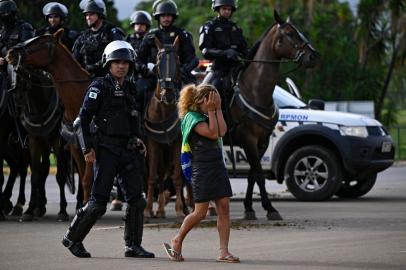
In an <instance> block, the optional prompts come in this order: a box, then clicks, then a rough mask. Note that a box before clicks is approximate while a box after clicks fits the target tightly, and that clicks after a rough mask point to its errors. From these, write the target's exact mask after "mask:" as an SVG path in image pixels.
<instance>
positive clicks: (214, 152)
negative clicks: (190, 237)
mask: <svg viewBox="0 0 406 270" xmlns="http://www.w3.org/2000/svg"><path fill="white" fill-rule="evenodd" d="M178 109H179V116H180V118H181V129H182V144H183V145H185V143H187V145H188V148H190V151H191V153H192V160H191V164H192V166H191V167H192V168H191V182H192V188H193V197H194V198H195V209H194V211H193V213H191V214H189V215H188V216H186V218H185V219H184V221H183V223H182V226H181V227H180V229H179V231H178V233H177V234H176V235H175V236H174V237H173V238H172V240H171V242H170V244H169V243H164V249H165V251H166V253H167V255H168V257H169V258H170V259H171V260H173V261H183V260H184V258H183V256H182V243H183V240H184V239H185V237H186V235H187V234H188V233H189V231H190V230H191V229H192V228H193V227H194V226H195V225H196V224H198V223H199V222H200V221H201V220H202V219H204V218H205V217H206V213H207V209H208V206H209V201H214V202H215V204H216V208H217V213H218V216H217V229H218V233H219V238H220V252H219V256H218V258H217V259H216V261H219V262H239V261H240V260H239V258H238V257H235V256H233V255H232V254H231V253H230V252H229V251H228V242H229V237H230V209H229V204H230V197H231V196H232V191H231V185H230V180H229V178H228V175H227V170H226V167H225V164H224V160H223V152H222V141H221V137H223V136H224V135H225V134H226V132H227V125H226V123H225V121H224V117H223V113H222V111H221V98H220V95H219V94H218V92H217V90H216V88H215V87H214V86H212V85H209V84H202V85H199V86H196V85H188V86H186V87H185V88H183V89H182V91H181V92H180V99H179V103H178ZM182 147H183V146H182Z"/></svg>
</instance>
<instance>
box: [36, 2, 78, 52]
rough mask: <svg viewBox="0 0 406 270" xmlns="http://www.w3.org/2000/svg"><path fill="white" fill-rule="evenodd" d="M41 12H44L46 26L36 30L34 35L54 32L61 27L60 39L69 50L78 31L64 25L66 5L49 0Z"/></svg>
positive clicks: (66, 11)
mask: <svg viewBox="0 0 406 270" xmlns="http://www.w3.org/2000/svg"><path fill="white" fill-rule="evenodd" d="M42 14H44V16H45V21H46V22H47V23H48V26H46V27H43V28H41V29H39V30H37V31H36V32H35V35H36V36H41V35H44V34H54V33H55V32H56V31H58V30H59V29H61V28H63V29H64V33H63V36H62V39H61V41H62V43H63V44H64V45H65V46H66V47H67V48H68V49H69V50H72V47H73V43H74V42H75V40H76V37H77V36H78V33H77V32H76V31H74V30H71V29H69V28H68V27H65V26H64V23H65V22H66V19H67V17H68V9H67V8H66V6H65V5H63V4H61V3H58V2H50V3H48V4H46V5H45V6H44V8H43V9H42Z"/></svg>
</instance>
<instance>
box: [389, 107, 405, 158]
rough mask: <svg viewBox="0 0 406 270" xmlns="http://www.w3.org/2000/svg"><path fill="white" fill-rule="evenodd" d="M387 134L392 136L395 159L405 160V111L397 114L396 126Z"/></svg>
mask: <svg viewBox="0 0 406 270" xmlns="http://www.w3.org/2000/svg"><path fill="white" fill-rule="evenodd" d="M389 133H390V135H391V136H392V139H393V143H394V144H395V151H396V152H395V159H396V160H405V159H406V110H400V111H399V112H398V124H397V125H396V126H394V127H390V128H389Z"/></svg>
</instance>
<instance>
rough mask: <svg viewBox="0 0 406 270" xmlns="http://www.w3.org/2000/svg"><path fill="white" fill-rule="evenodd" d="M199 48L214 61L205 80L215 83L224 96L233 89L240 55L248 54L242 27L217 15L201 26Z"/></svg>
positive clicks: (207, 57)
mask: <svg viewBox="0 0 406 270" xmlns="http://www.w3.org/2000/svg"><path fill="white" fill-rule="evenodd" d="M199 48H200V50H201V51H202V54H203V56H204V57H205V58H206V59H209V60H212V61H213V65H212V70H211V71H210V72H209V73H208V74H207V76H206V78H205V79H204V81H203V82H205V83H211V84H213V85H214V86H215V87H216V88H217V89H218V90H219V91H220V93H221V95H222V97H224V94H225V93H228V92H229V91H230V89H231V75H232V70H233V68H235V67H236V66H238V64H239V62H238V61H237V60H238V57H246V55H247V42H246V41H245V39H244V36H243V34H242V30H241V28H240V27H238V25H237V24H236V23H234V22H233V21H231V20H228V19H225V18H222V17H217V18H215V19H214V20H212V21H209V22H207V23H206V24H204V25H203V26H202V27H201V29H200V40H199Z"/></svg>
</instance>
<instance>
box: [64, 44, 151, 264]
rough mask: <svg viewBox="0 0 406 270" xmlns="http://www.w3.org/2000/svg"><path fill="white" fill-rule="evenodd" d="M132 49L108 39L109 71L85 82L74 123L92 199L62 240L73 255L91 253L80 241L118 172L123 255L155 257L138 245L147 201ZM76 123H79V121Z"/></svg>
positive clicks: (98, 213)
mask: <svg viewBox="0 0 406 270" xmlns="http://www.w3.org/2000/svg"><path fill="white" fill-rule="evenodd" d="M134 59H135V53H134V50H133V49H132V47H131V45H130V44H129V43H127V42H125V41H113V42H111V43H110V44H109V45H107V47H106V48H105V50H104V53H103V58H102V62H103V66H104V67H105V68H107V69H108V70H109V73H108V74H107V75H106V76H105V77H103V78H97V79H95V80H94V81H93V82H92V83H91V85H90V86H89V89H88V92H87V95H86V97H85V100H84V102H83V106H82V108H81V111H80V117H79V119H80V121H76V123H75V127H76V129H77V131H76V132H77V134H78V137H79V142H80V144H81V147H82V150H83V152H84V155H85V160H86V161H87V162H94V182H93V186H92V192H91V198H90V200H89V202H88V203H87V204H86V206H84V207H83V208H81V209H79V210H78V212H77V215H76V216H75V218H74V220H73V222H72V224H71V225H70V227H69V230H68V232H67V233H66V234H65V236H64V238H63V241H62V243H63V245H64V246H66V247H68V248H69V250H70V251H71V252H72V254H73V255H75V256H77V257H90V253H88V252H87V251H86V249H85V248H84V246H83V244H82V241H83V239H84V238H85V237H86V235H87V234H88V233H89V231H90V229H91V228H92V227H93V225H94V224H95V222H96V220H97V219H99V218H100V217H101V216H102V215H103V214H104V213H105V212H106V205H107V202H108V201H109V198H110V191H111V188H112V186H113V181H114V177H115V176H116V175H118V176H119V179H120V185H121V188H122V189H123V191H124V194H125V199H126V201H127V205H128V206H127V210H126V216H125V227H124V240H125V256H126V257H141V258H154V254H153V253H150V252H148V251H146V250H144V249H143V248H142V246H141V241H142V234H143V218H144V208H145V206H146V201H145V198H144V194H143V163H144V155H145V154H146V147H145V145H144V143H143V142H142V140H141V139H140V137H141V136H142V134H141V133H142V129H141V118H140V117H141V114H140V113H139V111H140V110H141V106H143V103H142V102H140V100H142V98H140V97H139V95H140V94H142V93H139V91H137V90H136V88H135V85H134V84H133V82H132V81H131V80H129V79H128V77H127V75H128V73H129V72H130V71H131V69H132V68H133V65H134ZM78 122H79V123H78Z"/></svg>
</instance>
